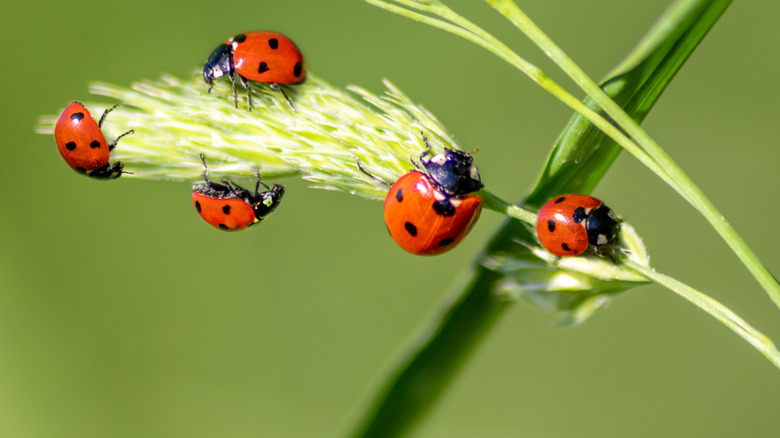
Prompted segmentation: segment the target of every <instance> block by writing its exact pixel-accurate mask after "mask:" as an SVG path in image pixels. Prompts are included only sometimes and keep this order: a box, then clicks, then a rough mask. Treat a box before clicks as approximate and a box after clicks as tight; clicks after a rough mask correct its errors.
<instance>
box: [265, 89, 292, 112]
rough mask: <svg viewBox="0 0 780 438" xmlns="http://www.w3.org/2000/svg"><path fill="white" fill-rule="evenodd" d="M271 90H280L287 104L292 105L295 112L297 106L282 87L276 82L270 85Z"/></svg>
mask: <svg viewBox="0 0 780 438" xmlns="http://www.w3.org/2000/svg"><path fill="white" fill-rule="evenodd" d="M268 85H269V86H270V87H271V88H273V89H275V90H278V91H279V92H280V93H282V97H284V100H286V101H287V103H288V104H289V105H290V108H292V110H293V111H295V105H293V103H292V102H291V101H290V98H289V97H287V93H285V92H284V90H283V89H282V87H280V86H279V84H277V83H276V82H271V83H269V84H268Z"/></svg>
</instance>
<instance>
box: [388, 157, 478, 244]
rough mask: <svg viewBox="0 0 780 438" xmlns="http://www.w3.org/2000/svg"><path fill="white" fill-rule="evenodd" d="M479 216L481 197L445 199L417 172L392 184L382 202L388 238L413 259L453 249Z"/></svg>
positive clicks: (426, 178)
mask: <svg viewBox="0 0 780 438" xmlns="http://www.w3.org/2000/svg"><path fill="white" fill-rule="evenodd" d="M447 207H449V208H447ZM481 212H482V197H480V196H478V195H474V196H466V197H447V196H445V195H443V194H442V193H441V192H439V191H437V190H436V189H435V188H434V186H433V185H432V184H431V182H430V180H429V179H428V177H427V176H425V175H424V174H422V173H421V172H418V171H412V172H409V173H407V174H406V175H404V176H402V177H401V178H400V179H399V180H398V181H396V183H395V184H393V186H392V187H391V188H390V192H389V193H388V194H387V198H386V199H385V223H386V224H387V229H388V231H390V235H391V236H392V238H393V240H394V241H395V243H397V244H398V245H399V246H400V247H401V248H403V249H404V250H406V251H407V252H410V253H412V254H417V255H437V254H442V253H445V252H447V251H449V250H451V249H452V248H454V247H455V246H456V245H457V244H458V243H459V242H460V241H461V240H462V239H463V238H464V237H466V235H467V234H468V233H469V231H471V227H472V226H473V225H474V224H475V223H476V222H477V219H479V215H480V213H481Z"/></svg>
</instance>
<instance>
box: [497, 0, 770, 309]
mask: <svg viewBox="0 0 780 438" xmlns="http://www.w3.org/2000/svg"><path fill="white" fill-rule="evenodd" d="M487 2H488V3H489V4H490V5H491V6H493V7H494V8H495V9H496V10H498V11H499V12H500V13H501V14H502V15H504V16H505V17H506V18H508V19H509V20H510V21H511V22H512V23H513V24H515V26H516V27H517V28H518V29H520V30H521V31H522V32H523V33H525V34H526V36H528V38H530V39H531V40H532V41H533V42H534V43H535V44H536V45H537V46H539V48H540V49H542V50H543V51H544V53H545V54H547V56H548V57H549V58H550V59H552V60H553V62H555V63H556V64H557V65H558V66H559V67H560V68H561V69H562V70H563V71H564V72H565V73H566V74H567V75H568V76H569V77H570V78H571V79H572V80H574V81H575V83H577V85H578V86H579V87H580V88H582V89H583V90H584V91H585V92H586V93H588V95H589V96H590V97H591V98H592V99H593V100H594V101H596V103H598V104H599V106H601V108H603V109H604V111H606V113H607V114H608V115H609V116H610V117H611V118H612V119H613V120H614V121H615V122H616V123H617V124H618V126H620V127H621V128H622V129H623V130H625V132H627V133H628V134H629V135H630V136H631V137H632V138H633V139H634V140H636V142H637V143H639V144H640V145H642V147H643V148H644V150H645V151H646V152H647V154H648V155H649V156H650V157H652V160H653V161H654V163H657V165H653V166H648V167H649V168H650V169H651V170H652V171H653V172H654V173H656V174H658V175H659V176H660V177H661V178H663V179H664V181H665V182H666V183H667V184H669V185H670V186H671V187H672V188H674V189H675V190H676V191H677V192H678V193H679V194H680V195H682V196H683V198H685V199H686V200H687V201H688V202H689V203H690V204H691V205H692V206H693V207H694V208H695V209H696V210H697V211H699V212H700V213H701V214H702V215H703V216H704V218H705V219H706V220H707V221H708V222H709V223H710V225H712V227H713V228H714V229H715V230H716V231H717V233H718V234H719V235H720V236H721V238H722V239H723V240H724V241H725V242H726V244H727V245H728V246H729V248H731V250H732V251H733V252H734V253H735V254H736V255H737V257H738V258H739V259H740V261H742V263H743V264H744V265H745V267H746V268H747V269H748V270H749V271H750V273H751V274H752V275H753V277H755V278H756V280H757V281H758V283H759V284H760V285H761V287H762V288H763V289H764V290H765V291H766V293H767V294H768V295H769V297H770V298H771V299H772V301H774V303H775V305H776V306H777V307H778V308H780V284H778V282H777V281H776V280H775V279H774V277H772V274H770V273H769V271H768V270H767V269H766V268H765V267H764V266H763V265H762V264H761V262H760V260H759V259H758V257H757V256H756V255H755V253H753V251H752V250H751V249H750V248H749V247H748V246H747V244H746V243H745V241H744V240H743V239H742V238H741V237H740V236H739V234H738V233H737V232H736V230H734V228H733V227H732V226H731V225H730V224H729V223H728V222H727V221H726V219H725V217H724V216H723V214H722V213H720V211H718V209H717V208H716V207H715V205H714V204H713V203H712V202H711V201H710V200H709V199H708V198H707V197H706V196H705V195H704V193H703V192H702V191H701V189H699V187H698V186H696V184H694V183H693V181H691V179H690V178H689V177H688V175H686V174H685V172H683V170H682V169H681V168H680V166H679V165H677V163H675V162H674V160H673V159H672V158H671V157H670V156H669V155H668V154H667V153H666V152H665V151H664V150H663V149H662V148H661V147H660V145H658V143H656V142H655V141H654V140H653V139H652V138H651V137H650V135H649V134H647V132H646V131H645V130H644V129H642V127H641V126H640V125H639V124H638V123H637V122H636V121H634V119H632V118H631V117H630V116H629V115H628V114H626V112H625V111H624V110H623V109H622V108H621V107H620V106H619V105H618V104H616V103H615V102H614V101H613V100H612V99H611V98H610V97H609V96H607V94H606V93H604V91H603V90H602V89H601V88H600V87H599V86H598V84H596V83H595V82H594V81H593V80H592V79H590V78H589V77H588V76H587V75H586V74H585V72H584V71H582V69H580V67H579V66H578V65H577V64H576V63H574V61H572V60H571V58H569V57H568V56H567V55H566V54H565V53H564V52H563V50H561V49H560V47H558V46H557V45H556V44H555V43H554V42H553V41H552V40H551V39H550V38H549V37H548V36H547V35H546V34H545V33H544V32H542V30H541V29H540V28H539V27H538V26H536V24H535V23H534V22H533V21H531V19H530V18H528V16H527V15H525V13H523V12H522V11H521V10H520V9H519V8H518V7H517V6H516V5H515V4H514V3H513V2H512V0H487ZM730 3H731V0H722V1H718V2H714V4H719V5H720V7H719V8H716V9H715V10H714V11H713V12H712V13H714V14H718V15H719V14H721V13H722V12H723V11H724V10H725V9H726V7H728V5H729V4H730ZM540 85H541V84H540ZM556 97H558V95H557V94H556ZM559 99H560V97H559ZM564 103H566V104H567V105H569V106H571V105H570V104H569V103H567V102H565V101H564ZM575 110H577V109H576V108H575ZM577 111H578V112H580V114H582V115H583V116H585V117H586V118H588V119H589V120H591V122H593V123H594V124H596V125H597V126H598V127H599V128H602V126H601V125H600V123H601V121H599V124H597V123H596V121H595V120H592V119H591V116H592V114H586V113H583V112H581V111H579V110H577ZM591 112H592V111H591ZM596 116H597V117H598V118H599V119H602V120H603V118H601V117H600V116H598V115H597V114H596ZM602 130H603V128H602ZM604 133H605V134H607V135H608V136H610V137H611V138H613V139H614V140H615V141H616V142H617V143H618V144H620V145H621V146H623V147H624V148H626V150H628V151H629V152H630V153H631V154H632V155H634V156H636V157H637V158H639V157H638V156H637V155H636V154H635V152H634V151H633V148H634V145H633V142H630V140H629V141H628V143H630V145H629V144H627V142H626V140H627V138H626V139H624V138H616V137H615V136H614V133H613V132H612V130H610V131H606V130H604ZM620 137H623V136H622V133H621V136H620ZM627 146H630V147H627ZM640 161H642V163H643V164H645V165H647V163H646V162H645V160H644V159H640ZM659 166H660V168H659ZM661 169H663V170H661ZM670 180H671V181H670Z"/></svg>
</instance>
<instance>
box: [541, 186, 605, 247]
mask: <svg viewBox="0 0 780 438" xmlns="http://www.w3.org/2000/svg"><path fill="white" fill-rule="evenodd" d="M619 224H620V221H619V219H618V218H617V216H615V214H614V213H613V212H612V210H611V209H610V208H609V207H607V206H606V205H604V203H603V202H601V200H599V199H597V198H594V197H592V196H587V195H575V194H568V195H560V196H557V197H555V198H553V199H551V200H549V201H547V202H546V203H545V204H544V205H543V206H542V208H541V209H539V216H538V217H537V220H536V234H537V236H539V242H541V244H542V246H544V247H545V248H546V249H547V251H550V252H551V253H553V254H555V255H557V256H559V257H569V256H575V255H579V254H582V253H583V252H585V251H586V250H587V249H588V248H593V250H594V251H595V252H596V254H598V255H601V251H602V249H603V248H607V247H610V246H612V245H613V244H614V243H615V240H616V239H617V233H618V228H619Z"/></svg>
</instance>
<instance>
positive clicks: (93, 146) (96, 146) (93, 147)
mask: <svg viewBox="0 0 780 438" xmlns="http://www.w3.org/2000/svg"><path fill="white" fill-rule="evenodd" d="M89 147H91V148H92V149H97V148H99V147H100V142H99V141H97V140H92V143H90V144H89Z"/></svg>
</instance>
